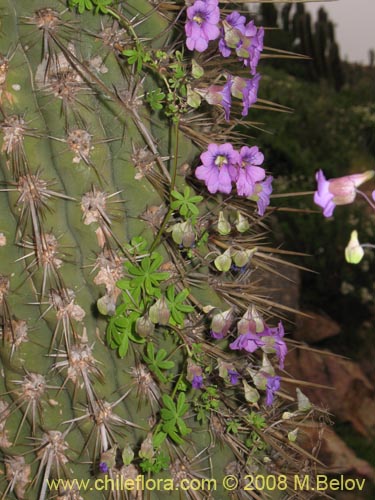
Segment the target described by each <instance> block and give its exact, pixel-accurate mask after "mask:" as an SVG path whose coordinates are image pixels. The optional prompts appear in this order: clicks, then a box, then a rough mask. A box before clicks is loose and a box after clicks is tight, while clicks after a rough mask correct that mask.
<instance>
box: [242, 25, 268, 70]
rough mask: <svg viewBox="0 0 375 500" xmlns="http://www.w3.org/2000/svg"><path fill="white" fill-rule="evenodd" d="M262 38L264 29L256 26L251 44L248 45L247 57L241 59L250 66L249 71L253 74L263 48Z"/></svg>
mask: <svg viewBox="0 0 375 500" xmlns="http://www.w3.org/2000/svg"><path fill="white" fill-rule="evenodd" d="M252 22H253V21H251V23H252ZM249 24H250V23H249ZM247 29H249V28H247ZM263 39H264V29H263V28H258V29H257V32H256V34H255V35H254V36H253V37H252V38H251V44H250V46H249V47H248V57H247V58H244V60H243V63H244V65H245V66H249V67H250V72H251V74H252V75H255V73H256V71H257V66H258V62H259V59H260V53H261V52H262V50H263Z"/></svg>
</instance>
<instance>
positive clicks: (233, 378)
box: [228, 370, 240, 385]
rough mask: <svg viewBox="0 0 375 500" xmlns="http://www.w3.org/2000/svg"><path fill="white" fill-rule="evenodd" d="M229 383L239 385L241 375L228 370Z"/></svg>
mask: <svg viewBox="0 0 375 500" xmlns="http://www.w3.org/2000/svg"><path fill="white" fill-rule="evenodd" d="M228 377H229V381H230V383H231V384H232V385H236V384H237V383H238V379H239V377H240V374H239V373H238V371H236V370H228Z"/></svg>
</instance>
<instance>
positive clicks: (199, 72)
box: [191, 59, 204, 79]
mask: <svg viewBox="0 0 375 500" xmlns="http://www.w3.org/2000/svg"><path fill="white" fill-rule="evenodd" d="M191 75H192V77H193V78H195V79H198V78H201V77H202V76H203V75H204V69H203V68H202V66H200V65H199V64H198V63H197V61H196V60H195V59H193V60H192V61H191Z"/></svg>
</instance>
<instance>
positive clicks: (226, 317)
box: [211, 309, 232, 340]
mask: <svg viewBox="0 0 375 500" xmlns="http://www.w3.org/2000/svg"><path fill="white" fill-rule="evenodd" d="M231 324H232V309H228V310H227V311H224V312H223V313H218V314H215V315H214V316H213V318H212V321H211V337H213V338H214V339H217V340H219V339H223V338H224V337H225V336H226V334H227V333H228V330H229V328H230V325H231Z"/></svg>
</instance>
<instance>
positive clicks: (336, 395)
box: [285, 349, 375, 437]
mask: <svg viewBox="0 0 375 500" xmlns="http://www.w3.org/2000/svg"><path fill="white" fill-rule="evenodd" d="M285 369H286V371H287V372H289V373H290V374H292V375H293V376H294V377H295V378H296V379H298V380H303V381H306V382H311V383H312V384H319V385H322V386H327V387H328V388H327V389H324V388H320V387H310V386H304V387H302V390H303V392H304V393H305V394H306V396H307V397H308V398H309V399H310V400H311V401H312V402H313V403H315V404H316V405H318V406H320V407H323V408H327V409H328V410H329V411H330V412H331V413H333V414H334V415H335V417H336V418H337V420H339V421H341V422H351V424H352V425H353V427H354V429H355V430H356V431H357V432H359V433H361V434H363V435H365V436H372V437H373V436H374V433H375V387H374V385H373V384H372V383H371V382H370V381H369V379H368V378H367V377H366V375H365V374H364V372H363V370H362V368H361V366H360V365H359V364H358V363H354V362H353V361H349V360H347V359H343V358H340V357H338V356H334V355H332V354H331V353H329V352H328V351H322V352H319V353H317V352H313V351H311V350H308V349H295V350H294V351H291V352H290V353H289V354H288V356H287V357H286V365H285ZM294 391H295V387H294V386H293V388H292V387H291V390H290V392H291V393H293V394H294Z"/></svg>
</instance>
